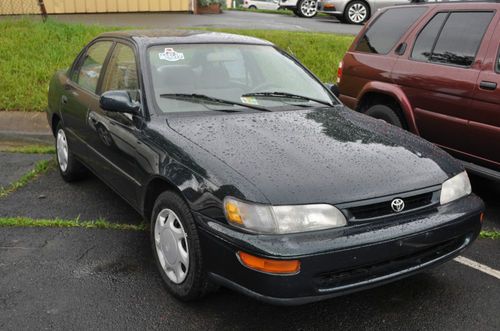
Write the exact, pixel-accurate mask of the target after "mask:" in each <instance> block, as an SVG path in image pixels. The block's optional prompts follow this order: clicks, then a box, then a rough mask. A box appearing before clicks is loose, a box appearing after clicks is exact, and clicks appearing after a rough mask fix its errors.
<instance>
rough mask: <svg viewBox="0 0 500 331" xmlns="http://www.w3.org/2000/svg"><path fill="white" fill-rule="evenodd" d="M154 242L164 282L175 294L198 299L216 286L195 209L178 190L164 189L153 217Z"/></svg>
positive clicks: (152, 232) (155, 206) (156, 257)
mask: <svg viewBox="0 0 500 331" xmlns="http://www.w3.org/2000/svg"><path fill="white" fill-rule="evenodd" d="M151 244H152V248H153V255H154V257H155V262H156V265H157V267H158V270H159V271H160V274H161V276H162V278H163V281H164V284H165V286H166V288H167V289H168V291H169V292H170V293H172V294H173V295H174V296H175V297H177V298H179V299H181V300H184V301H191V300H196V299H199V298H202V297H203V296H205V295H206V294H207V293H208V292H210V291H211V290H214V289H215V288H216V287H215V286H214V285H213V284H212V283H211V282H210V281H209V280H208V276H207V273H206V271H205V270H204V266H203V256H202V254H201V248H200V239H199V237H198V231H197V228H196V225H195V221H194V219H193V216H192V214H191V211H190V209H189V207H188V206H187V204H186V203H185V202H184V200H183V199H182V198H181V197H180V196H179V195H177V194H176V193H174V192H171V191H166V192H163V193H162V194H160V195H159V196H158V198H157V199H156V202H155V205H154V208H153V214H152V218H151Z"/></svg>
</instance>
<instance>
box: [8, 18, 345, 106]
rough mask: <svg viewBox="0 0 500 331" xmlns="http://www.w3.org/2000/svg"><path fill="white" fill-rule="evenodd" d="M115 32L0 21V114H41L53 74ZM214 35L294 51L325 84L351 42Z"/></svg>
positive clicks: (308, 35)
mask: <svg viewBox="0 0 500 331" xmlns="http://www.w3.org/2000/svg"><path fill="white" fill-rule="evenodd" d="M120 29H125V28H123V27H120V28H117V27H105V26H97V25H82V24H66V23H60V22H54V21H51V20H50V19H49V20H48V21H47V23H45V24H44V23H41V22H37V21H31V20H28V19H21V20H14V19H6V20H2V21H0V31H2V33H1V34H0V91H1V93H0V110H24V111H42V110H43V109H44V108H45V107H46V106H47V90H48V85H49V81H50V78H51V77H52V75H53V73H54V72H55V71H56V70H58V69H62V68H66V67H69V66H70V65H71V63H72V61H73V60H74V58H75V57H76V55H77V54H78V52H80V50H81V49H82V48H83V46H85V45H86V44H87V43H88V42H89V41H90V40H91V39H93V38H94V37H96V36H97V35H99V34H100V33H102V32H104V31H110V30H120ZM211 30H213V29H211ZM214 31H215V30H214ZM217 31H224V32H230V33H238V34H244V35H248V36H254V37H258V38H263V39H267V40H269V41H271V42H273V43H275V44H276V45H278V46H279V47H281V48H283V49H284V50H286V51H287V52H290V53H293V54H294V55H295V56H296V57H297V58H298V59H299V60H300V61H301V62H302V63H304V64H305V65H306V66H307V67H308V68H309V69H311V70H312V71H313V72H314V73H315V74H316V75H318V76H319V77H320V78H321V79H322V80H323V81H325V82H332V81H334V80H335V78H336V70H337V65H338V63H339V61H340V60H341V59H342V57H343V55H344V53H345V51H346V50H347V48H348V47H349V45H350V44H351V42H352V40H353V37H352V36H343V35H334V34H327V33H312V32H289V31H269V30H235V29H219V30H217Z"/></svg>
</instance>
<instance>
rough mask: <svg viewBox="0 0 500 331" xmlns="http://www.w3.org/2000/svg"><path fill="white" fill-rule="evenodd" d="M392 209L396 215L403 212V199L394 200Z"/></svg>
mask: <svg viewBox="0 0 500 331" xmlns="http://www.w3.org/2000/svg"><path fill="white" fill-rule="evenodd" d="M391 208H392V210H394V211H395V212H396V213H399V212H401V211H403V209H405V202H404V201H403V199H400V198H396V199H394V200H392V202H391Z"/></svg>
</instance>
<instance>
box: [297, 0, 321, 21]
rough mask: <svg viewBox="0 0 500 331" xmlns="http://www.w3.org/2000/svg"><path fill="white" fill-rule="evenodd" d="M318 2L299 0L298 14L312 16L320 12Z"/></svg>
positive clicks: (314, 0)
mask: <svg viewBox="0 0 500 331" xmlns="http://www.w3.org/2000/svg"><path fill="white" fill-rule="evenodd" d="M317 6H318V2H317V1H316V0H300V1H299V2H297V9H296V11H297V12H296V13H295V14H296V15H298V16H300V17H305V18H312V17H314V16H316V15H317V14H318V7H317Z"/></svg>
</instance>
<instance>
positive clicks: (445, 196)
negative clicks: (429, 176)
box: [440, 171, 472, 205]
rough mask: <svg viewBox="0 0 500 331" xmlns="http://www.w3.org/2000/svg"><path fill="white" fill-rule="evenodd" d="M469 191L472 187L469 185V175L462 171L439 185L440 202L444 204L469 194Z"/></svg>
mask: <svg viewBox="0 0 500 331" xmlns="http://www.w3.org/2000/svg"><path fill="white" fill-rule="evenodd" d="M471 192H472V187H471V186H470V181H469V176H467V173H466V172H465V171H464V172H461V173H459V174H458V175H456V176H455V177H452V178H450V179H448V180H447V181H446V182H444V183H443V185H442V186H441V198H440V202H441V204H442V205H444V204H445V203H448V202H451V201H453V200H457V199H458V198H461V197H463V196H466V195H469V194H471Z"/></svg>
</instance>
